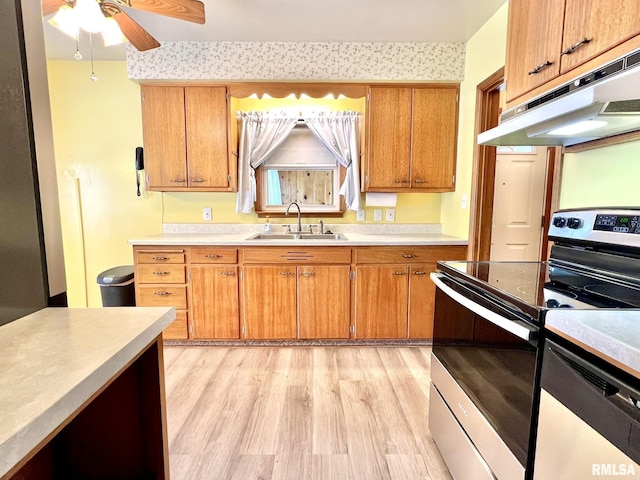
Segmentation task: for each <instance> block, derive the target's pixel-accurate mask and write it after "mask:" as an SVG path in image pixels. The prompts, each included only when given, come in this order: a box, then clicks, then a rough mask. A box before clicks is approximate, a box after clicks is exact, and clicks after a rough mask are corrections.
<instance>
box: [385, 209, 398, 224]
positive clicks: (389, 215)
mask: <svg viewBox="0 0 640 480" xmlns="http://www.w3.org/2000/svg"><path fill="white" fill-rule="evenodd" d="M384 218H385V220H386V221H387V222H395V221H396V209H395V208H387V209H386V210H385V211H384Z"/></svg>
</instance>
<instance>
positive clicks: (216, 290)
mask: <svg viewBox="0 0 640 480" xmlns="http://www.w3.org/2000/svg"><path fill="white" fill-rule="evenodd" d="M189 277H190V278H189V286H190V295H191V302H190V304H191V308H190V314H191V324H192V332H191V333H192V338H194V339H198V340H202V339H216V338H218V339H237V338H240V312H239V305H238V266H237V265H190V266H189Z"/></svg>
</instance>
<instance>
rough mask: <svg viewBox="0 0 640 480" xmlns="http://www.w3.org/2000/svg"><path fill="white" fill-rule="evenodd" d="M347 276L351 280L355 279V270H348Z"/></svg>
mask: <svg viewBox="0 0 640 480" xmlns="http://www.w3.org/2000/svg"><path fill="white" fill-rule="evenodd" d="M349 278H350V279H351V280H355V279H356V272H355V270H352V271H350V272H349Z"/></svg>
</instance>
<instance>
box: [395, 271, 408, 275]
mask: <svg viewBox="0 0 640 480" xmlns="http://www.w3.org/2000/svg"><path fill="white" fill-rule="evenodd" d="M393 274H394V275H406V274H407V272H393Z"/></svg>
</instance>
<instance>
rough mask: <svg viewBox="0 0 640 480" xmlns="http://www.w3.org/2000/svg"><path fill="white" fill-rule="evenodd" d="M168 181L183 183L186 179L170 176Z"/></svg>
mask: <svg viewBox="0 0 640 480" xmlns="http://www.w3.org/2000/svg"><path fill="white" fill-rule="evenodd" d="M170 181H171V182H173V183H184V182H186V180H185V179H184V178H172V179H171V180H170Z"/></svg>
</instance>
